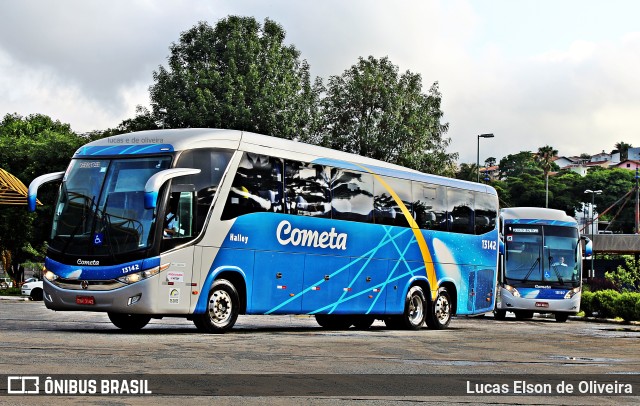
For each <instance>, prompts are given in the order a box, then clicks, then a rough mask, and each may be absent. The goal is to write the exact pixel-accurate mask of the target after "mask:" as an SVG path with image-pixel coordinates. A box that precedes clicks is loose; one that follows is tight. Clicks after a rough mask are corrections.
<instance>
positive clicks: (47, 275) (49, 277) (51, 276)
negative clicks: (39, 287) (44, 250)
mask: <svg viewBox="0 0 640 406" xmlns="http://www.w3.org/2000/svg"><path fill="white" fill-rule="evenodd" d="M44 277H45V278H46V279H47V280H48V281H49V282H52V281H55V280H56V279H58V275H56V274H54V273H53V272H51V271H50V270H48V269H45V270H44Z"/></svg>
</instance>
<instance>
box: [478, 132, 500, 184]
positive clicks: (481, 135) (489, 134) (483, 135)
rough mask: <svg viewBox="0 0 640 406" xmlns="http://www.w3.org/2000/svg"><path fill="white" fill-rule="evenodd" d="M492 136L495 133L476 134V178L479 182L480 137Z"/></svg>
mask: <svg viewBox="0 0 640 406" xmlns="http://www.w3.org/2000/svg"><path fill="white" fill-rule="evenodd" d="M493 137H495V135H493V134H492V133H488V134H480V135H478V148H477V149H476V151H477V154H476V172H477V173H478V179H477V182H478V183H480V138H493Z"/></svg>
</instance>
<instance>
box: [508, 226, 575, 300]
mask: <svg viewBox="0 0 640 406" xmlns="http://www.w3.org/2000/svg"><path fill="white" fill-rule="evenodd" d="M505 236H506V238H505V240H506V241H505V244H506V258H505V259H506V261H505V278H506V279H507V281H508V283H510V284H511V283H513V282H521V283H526V282H530V283H537V284H545V285H546V284H552V285H553V286H574V287H575V286H579V284H580V277H581V276H580V275H581V272H580V266H581V262H580V260H579V259H578V255H579V250H578V241H579V239H578V230H577V229H575V228H573V227H560V226H541V225H508V226H507V227H506V233H505Z"/></svg>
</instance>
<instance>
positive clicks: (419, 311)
mask: <svg viewBox="0 0 640 406" xmlns="http://www.w3.org/2000/svg"><path fill="white" fill-rule="evenodd" d="M426 315H427V300H426V299H425V296H424V291H423V290H422V288H421V287H420V286H412V287H411V289H409V292H408V293H407V297H406V299H405V304H404V313H402V315H401V316H390V317H388V318H386V319H385V320H384V324H385V325H386V326H387V327H388V328H392V329H405V330H419V329H420V328H421V327H422V325H423V324H424V321H425V318H426Z"/></svg>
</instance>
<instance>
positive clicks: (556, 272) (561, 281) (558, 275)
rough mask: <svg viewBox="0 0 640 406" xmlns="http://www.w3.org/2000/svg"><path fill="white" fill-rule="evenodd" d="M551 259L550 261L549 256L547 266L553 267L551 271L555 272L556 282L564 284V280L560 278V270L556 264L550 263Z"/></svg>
mask: <svg viewBox="0 0 640 406" xmlns="http://www.w3.org/2000/svg"><path fill="white" fill-rule="evenodd" d="M551 261H552V258H551V257H549V266H550V267H551V269H553V272H554V273H555V274H556V278H558V282H560V285H564V280H563V279H562V276H561V275H560V272H558V265H551Z"/></svg>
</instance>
